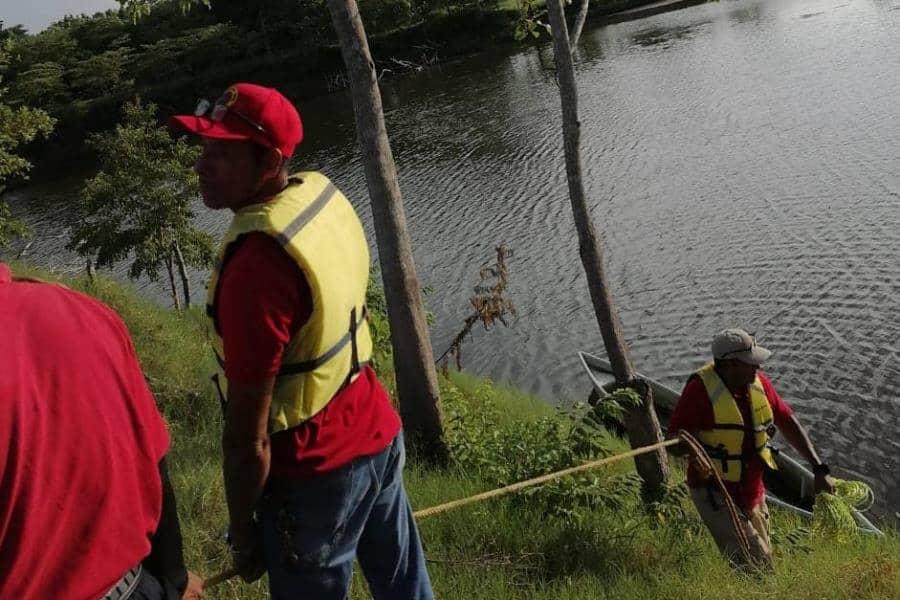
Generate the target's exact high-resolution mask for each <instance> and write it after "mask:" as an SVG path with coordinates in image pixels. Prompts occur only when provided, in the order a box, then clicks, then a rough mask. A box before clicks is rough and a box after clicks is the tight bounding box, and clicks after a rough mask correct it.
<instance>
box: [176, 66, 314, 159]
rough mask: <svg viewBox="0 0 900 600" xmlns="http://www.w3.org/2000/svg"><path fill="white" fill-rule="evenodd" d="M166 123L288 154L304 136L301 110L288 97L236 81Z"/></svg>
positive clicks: (201, 133)
mask: <svg viewBox="0 0 900 600" xmlns="http://www.w3.org/2000/svg"><path fill="white" fill-rule="evenodd" d="M169 125H171V126H172V127H176V128H181V129H184V130H186V131H188V132H190V133H193V134H194V135H199V136H201V137H207V138H215V139H219V140H251V141H253V142H256V143H257V144H262V145H263V146H268V147H269V148H277V149H278V150H281V154H282V156H284V157H285V158H290V157H291V156H293V154H294V148H296V147H297V144H299V143H300V141H301V140H302V139H303V124H302V123H301V122H300V114H299V113H298V112H297V109H296V108H295V107H294V105H293V104H291V101H290V100H288V99H287V98H285V97H284V96H283V95H281V92H279V91H278V90H276V89H274V88H269V87H263V86H261V85H256V84H254V83H236V84H234V85H232V86H231V87H229V88H228V89H227V90H225V93H223V94H222V96H221V97H220V98H219V99H218V100H216V103H215V104H210V103H209V102H208V101H207V100H201V101H200V102H198V103H197V109H196V110H195V111H194V114H193V115H175V116H173V117H169Z"/></svg>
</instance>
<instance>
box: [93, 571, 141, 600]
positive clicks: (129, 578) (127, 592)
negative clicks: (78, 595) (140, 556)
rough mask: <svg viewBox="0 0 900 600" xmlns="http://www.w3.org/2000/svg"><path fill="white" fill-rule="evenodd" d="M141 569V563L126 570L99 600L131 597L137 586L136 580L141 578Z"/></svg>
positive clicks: (116, 599)
mask: <svg viewBox="0 0 900 600" xmlns="http://www.w3.org/2000/svg"><path fill="white" fill-rule="evenodd" d="M142 573H143V570H142V569H141V565H138V566H136V567H134V568H133V569H131V570H129V571H128V572H126V573H125V574H124V575H122V577H121V578H120V579H119V580H118V581H117V582H116V583H115V585H113V586H112V587H111V588H109V591H107V592H106V594H105V595H104V596H103V598H101V599H100V600H126V598H129V597H131V594H132V592H134V588H136V587H137V584H138V581H140V580H141V574H142Z"/></svg>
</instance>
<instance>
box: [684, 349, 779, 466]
mask: <svg viewBox="0 0 900 600" xmlns="http://www.w3.org/2000/svg"><path fill="white" fill-rule="evenodd" d="M695 375H696V376H697V377H699V378H700V380H701V381H703V386H704V387H705V388H706V394H707V395H708V396H709V401H710V404H711V405H712V409H713V423H714V426H713V428H712V429H707V430H703V431H700V432H699V434H698V436H697V437H698V438H699V440H700V442H701V443H702V444H703V446H704V448H705V449H706V451H707V453H708V454H709V456H710V458H712V459H713V464H714V465H715V467H716V471H717V472H718V473H719V476H720V477H722V479H723V480H725V481H740V480H741V475H742V474H743V469H744V461H745V460H746V458H747V457H745V456H744V454H743V448H744V436H745V435H747V434H751V435H753V438H754V446H755V448H756V452H757V454H759V457H760V458H761V459H762V460H763V462H765V463H766V464H767V465H768V466H769V467H771V468H772V469H776V468H777V467H776V465H775V460H774V458H773V457H772V451H771V450H770V449H769V447H768V446H767V443H768V441H769V437H770V436H769V431H770V429H771V428H772V427H773V426H774V423H773V415H772V407H771V406H770V405H769V400H768V398H766V392H765V390H764V389H763V386H762V382H761V381H760V379H759V376H757V377H756V379H755V380H754V381H753V383H752V384H750V386H749V400H750V413H751V419H752V422H751V424H750V425H746V424H745V423H744V418H743V416H742V415H741V410H740V408H738V405H737V401H735V399H734V396H732V394H731V392H730V391H729V390H728V387H727V386H726V385H725V382H724V381H722V378H721V377H719V374H718V373H716V370H715V367H714V366H713V364H712V363H710V364H708V365H706V366H704V367H703V368H701V369H700V370H698V371H697V372H696V373H695Z"/></svg>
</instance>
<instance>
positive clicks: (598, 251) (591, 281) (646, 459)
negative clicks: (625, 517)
mask: <svg viewBox="0 0 900 600" xmlns="http://www.w3.org/2000/svg"><path fill="white" fill-rule="evenodd" d="M547 11H548V15H549V18H550V27H551V29H552V32H553V52H554V56H555V58H556V73H557V78H558V80H559V94H560V99H561V102H562V113H563V140H564V145H565V154H566V176H567V179H568V182H569V198H570V199H571V201H572V212H573V214H574V217H575V227H576V229H577V230H578V247H579V252H580V254H581V262H582V264H583V265H584V270H585V273H586V275H587V283H588V289H589V290H590V294H591V300H592V301H593V304H594V312H595V313H596V315H597V323H598V325H599V326H600V333H601V334H602V336H603V343H604V345H605V346H606V352H607V354H608V355H609V362H610V364H611V365H612V369H613V374H614V375H615V378H616V383H618V384H619V385H632V383H633V379H634V367H632V365H631V356H630V354H629V352H628V346H626V345H625V340H624V336H623V335H622V329H621V326H620V324H619V319H618V316H617V315H616V312H615V308H614V307H613V301H612V296H611V294H610V291H609V286H608V285H607V281H606V273H605V271H604V266H603V240H602V238H601V237H600V236H599V235H598V234H597V231H596V230H595V228H594V224H593V222H592V221H591V215H590V212H589V211H588V207H587V201H586V199H585V192H584V182H583V181H582V179H581V149H580V136H581V130H580V128H581V124H580V123H579V121H578V90H577V88H576V85H575V67H574V65H573V63H572V50H571V47H570V45H569V34H568V29H567V27H566V20H565V14H564V13H563V7H562V0H547ZM638 391H639V392H640V391H643V390H638ZM643 397H644V403H643V405H642V406H640V407H638V408H633V409H631V410H630V411H629V412H628V414H627V415H626V419H625V425H626V428H627V429H628V437H629V440H630V443H631V446H632V447H633V448H637V447H639V446H642V445H646V444H651V443H655V442H658V441H661V440H662V432H661V431H660V428H659V420H658V419H657V417H656V411H654V409H653V398H652V395H651V394H650V393H649V392H648V393H646V394H644V395H643ZM635 465H636V467H637V470H638V473H639V474H640V476H641V478H642V479H643V480H644V485H645V487H646V488H647V489H649V490H655V489H659V488H660V487H661V486H662V485H663V484H665V483H666V481H667V480H668V476H669V464H668V461H667V460H666V453H665V450H662V449H661V450H658V451H657V452H654V453H651V454H645V455H643V456H639V457H636V458H635Z"/></svg>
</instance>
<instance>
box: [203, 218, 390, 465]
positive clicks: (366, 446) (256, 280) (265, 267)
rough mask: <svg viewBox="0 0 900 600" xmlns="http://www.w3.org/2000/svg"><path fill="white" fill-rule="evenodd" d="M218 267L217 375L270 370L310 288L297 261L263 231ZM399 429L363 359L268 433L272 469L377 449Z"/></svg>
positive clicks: (307, 309) (304, 313) (263, 374)
mask: <svg viewBox="0 0 900 600" xmlns="http://www.w3.org/2000/svg"><path fill="white" fill-rule="evenodd" d="M237 244H238V246H237V247H236V249H235V250H234V252H233V253H232V255H231V257H230V258H229V260H228V263H227V264H226V266H225V269H224V270H223V273H222V277H221V281H220V287H219V290H218V297H217V317H218V322H219V328H220V331H221V332H222V341H223V346H224V351H225V357H224V358H225V375H226V377H228V379H230V380H235V381H254V380H259V379H265V378H267V377H273V376H274V375H275V374H276V373H277V372H278V369H279V368H280V366H281V362H282V359H283V356H284V350H285V348H286V346H287V344H288V343H289V342H290V340H291V339H292V338H293V337H294V335H295V334H296V333H297V331H299V330H300V327H302V325H303V324H304V323H305V322H306V321H307V320H308V319H309V316H310V315H311V313H312V308H313V306H312V304H313V300H312V293H311V291H310V289H309V285H308V284H307V282H306V278H305V276H304V275H303V272H302V271H301V269H300V267H299V266H298V265H297V263H296V262H295V261H294V260H293V259H292V258H291V257H290V256H289V255H288V254H287V253H286V252H285V251H284V250H283V249H282V247H281V246H280V245H279V244H278V242H277V241H276V240H275V239H273V238H272V237H270V236H268V235H267V234H264V233H250V234H247V235H245V236H244V237H242V238H241V239H240V240H238V241H237ZM399 431H400V417H399V415H397V412H396V411H395V410H394V408H393V406H392V405H391V402H390V398H389V396H388V394H387V392H386V391H385V390H384V387H383V386H382V385H381V383H380V382H379V381H378V379H377V377H376V376H375V373H374V371H373V370H372V369H371V368H370V367H365V368H364V369H363V371H362V372H361V373H360V376H359V377H357V379H356V380H355V381H354V382H353V383H352V384H350V385H349V386H347V387H346V388H344V389H343V390H342V391H341V392H340V393H338V394H337V395H336V396H335V397H334V398H333V399H332V400H331V401H330V402H329V403H328V405H327V406H326V407H325V409H323V410H322V411H320V412H319V413H318V414H316V415H315V416H313V417H312V418H311V419H310V420H308V421H306V422H304V423H302V424H301V425H299V426H297V427H295V428H293V429H290V430H288V431H284V432H279V433H277V434H275V435H273V436H272V446H271V447H272V467H271V472H272V475H273V476H275V477H290V478H302V477H311V476H314V475H317V474H321V473H324V472H327V471H330V470H332V469H336V468H339V467H341V466H343V465H345V464H347V463H349V462H350V461H352V460H353V459H355V458H357V457H359V456H367V455H371V454H377V453H378V452H381V451H382V450H384V449H385V448H387V446H388V445H389V444H390V443H391V440H393V438H394V437H395V436H396V435H397V433H398V432H399Z"/></svg>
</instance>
